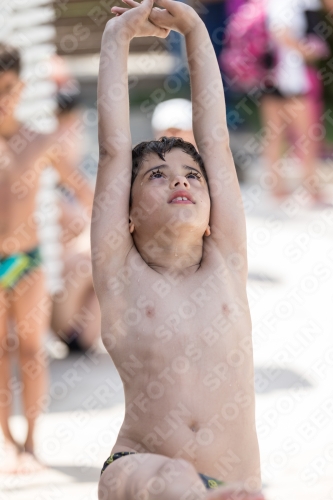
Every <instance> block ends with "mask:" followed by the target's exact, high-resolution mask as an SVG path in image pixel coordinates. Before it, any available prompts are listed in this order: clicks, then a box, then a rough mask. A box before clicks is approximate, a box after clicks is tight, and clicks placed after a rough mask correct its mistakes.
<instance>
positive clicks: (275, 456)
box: [0, 116, 333, 500]
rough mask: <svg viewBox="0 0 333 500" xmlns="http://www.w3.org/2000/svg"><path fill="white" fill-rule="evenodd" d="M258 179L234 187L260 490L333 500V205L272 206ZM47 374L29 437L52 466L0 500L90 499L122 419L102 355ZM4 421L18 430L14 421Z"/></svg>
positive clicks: (293, 498) (290, 499)
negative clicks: (243, 245) (244, 270)
mask: <svg viewBox="0 0 333 500" xmlns="http://www.w3.org/2000/svg"><path fill="white" fill-rule="evenodd" d="M133 119H134V120H135V119H137V117H136V116H134V118H133ZM148 129H149V128H146V129H144V128H143V129H141V131H140V133H141V132H142V130H148ZM140 133H138V134H137V135H138V138H137V140H141V137H139V135H140ZM91 141H92V142H91V143H92V144H93V143H94V140H93V137H92V139H91ZM261 175H262V170H260V167H254V168H253V169H252V175H251V178H250V180H249V182H248V183H247V184H245V185H243V187H242V191H243V196H244V202H245V207H246V212H247V227H248V252H249V286H248V292H249V300H250V304H251V311H252V318H253V340H254V359H255V368H256V392H257V427H258V434H259V441H260V448H261V458H262V469H263V480H264V486H265V491H266V494H267V498H268V499H269V500H333V481H332V477H333V440H332V436H333V389H332V380H333V327H332V325H333V307H332V303H333V239H332V236H333V210H331V209H328V208H321V209H318V208H317V209H316V210H314V209H311V208H310V207H308V206H306V205H305V204H304V200H303V197H302V193H301V192H299V193H298V195H295V196H294V197H293V198H292V199H290V200H289V201H288V203H284V204H282V205H278V204H274V203H273V202H272V201H271V200H270V199H269V197H268V196H267V194H266V192H265V190H264V189H263V188H261V187H260V183H261V184H262V185H263V179H262V177H261ZM55 347H56V346H54V345H51V344H50V348H53V349H54V348H55ZM50 370H51V379H50V388H51V389H50V394H51V401H50V407H49V411H48V412H47V413H46V414H45V415H43V416H42V417H41V418H40V422H39V427H38V432H37V453H38V455H39V456H40V457H41V459H42V460H43V461H44V462H45V463H46V464H47V465H48V466H49V469H48V470H47V471H46V472H44V473H40V474H38V475H35V476H30V477H28V476H27V477H2V478H1V479H0V491H1V492H2V493H0V500H20V499H24V500H44V499H45V500H53V499H54V500H56V499H61V500H67V499H68V500H69V499H70V500H95V499H96V498H97V496H96V490H97V481H98V477H99V470H100V467H101V464H102V463H103V461H104V460H105V458H106V457H107V456H108V453H109V451H110V448H111V447H112V444H113V442H114V441H115V438H116V434H117V431H118V429H119V427H120V424H121V421H122V417H123V391H122V388H121V384H120V380H119V377H118V374H117V372H116V370H115V368H114V366H113V364H112V361H111V360H110V359H109V357H108V356H107V355H106V354H105V353H103V352H102V351H101V352H91V353H87V354H86V355H75V356H74V355H71V356H69V357H66V358H64V359H53V360H52V361H51V365H50ZM11 424H12V426H13V430H14V432H15V433H16V435H17V436H18V437H20V436H22V437H23V435H24V430H25V426H24V422H23V421H22V418H21V417H20V416H19V415H16V416H14V417H13V418H12V422H11Z"/></svg>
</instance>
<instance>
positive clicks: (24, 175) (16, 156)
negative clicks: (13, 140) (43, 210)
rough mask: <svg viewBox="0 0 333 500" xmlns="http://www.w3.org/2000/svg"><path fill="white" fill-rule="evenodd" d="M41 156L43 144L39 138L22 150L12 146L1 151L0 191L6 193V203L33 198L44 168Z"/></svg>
mask: <svg viewBox="0 0 333 500" xmlns="http://www.w3.org/2000/svg"><path fill="white" fill-rule="evenodd" d="M42 154H43V144H42V140H40V139H39V138H36V139H35V141H34V143H30V144H28V145H26V146H25V148H24V149H23V150H21V149H18V148H15V147H14V146H13V145H12V146H10V147H9V146H8V147H6V148H5V149H4V150H3V151H2V154H1V170H0V190H3V191H6V192H7V201H10V200H9V199H13V201H24V200H29V198H30V197H32V198H33V197H34V196H35V193H36V190H37V189H38V187H39V180H40V175H41V172H42V170H43V168H44V166H45V164H43V162H42V158H41V157H42Z"/></svg>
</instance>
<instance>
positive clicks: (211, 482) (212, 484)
mask: <svg viewBox="0 0 333 500" xmlns="http://www.w3.org/2000/svg"><path fill="white" fill-rule="evenodd" d="M135 454H136V452H135V451H121V452H119V453H114V454H113V455H110V456H109V458H108V459H107V460H106V461H105V462H104V465H103V467H102V470H101V475H102V474H103V472H104V471H105V469H106V468H107V467H108V466H109V465H110V464H112V462H114V461H115V460H117V459H118V458H121V457H125V456H126V455H135ZM199 476H200V478H201V480H202V482H203V483H204V485H205V486H206V488H207V490H213V489H215V488H218V487H219V486H223V485H224V484H225V483H223V481H219V480H218V479H214V478H213V477H210V476H206V475H205V474H199Z"/></svg>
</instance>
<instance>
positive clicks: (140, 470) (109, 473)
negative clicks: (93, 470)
mask: <svg viewBox="0 0 333 500" xmlns="http://www.w3.org/2000/svg"><path fill="white" fill-rule="evenodd" d="M189 476H190V477H191V479H192V480H193V481H198V482H199V483H200V479H199V476H198V474H197V473H196V471H195V469H194V467H193V466H192V465H191V464H190V463H189V462H186V461H185V460H182V459H172V458H168V457H165V456H163V455H155V454H151V453H137V454H135V455H127V456H125V457H121V458H119V459H117V460H115V461H114V462H113V463H111V464H110V465H109V466H108V467H107V468H106V469H105V471H104V472H103V474H102V476H101V478H100V482H99V490H98V498H99V500H125V499H129V498H138V499H140V498H141V497H140V492H142V495H141V496H142V498H145V494H144V492H145V491H147V490H148V491H150V490H151V491H150V492H151V493H152V494H154V495H157V497H156V498H158V491H159V490H161V492H162V491H164V490H165V488H167V487H168V486H172V484H173V483H174V482H175V481H177V480H179V479H182V477H184V478H185V477H187V478H188V477H189Z"/></svg>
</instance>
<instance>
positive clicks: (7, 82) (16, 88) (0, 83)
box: [0, 70, 23, 120]
mask: <svg viewBox="0 0 333 500" xmlns="http://www.w3.org/2000/svg"><path fill="white" fill-rule="evenodd" d="M22 89H23V82H22V80H20V77H19V75H18V74H17V73H16V72H15V71H12V70H8V71H3V72H0V120H3V119H5V118H10V117H12V116H13V115H14V113H15V109H16V107H17V105H18V103H19V100H20V97H21V93H22Z"/></svg>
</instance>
